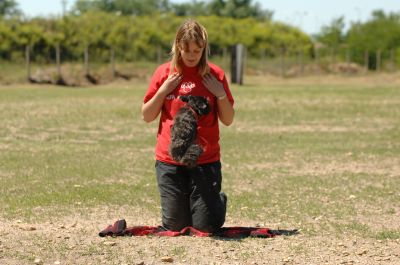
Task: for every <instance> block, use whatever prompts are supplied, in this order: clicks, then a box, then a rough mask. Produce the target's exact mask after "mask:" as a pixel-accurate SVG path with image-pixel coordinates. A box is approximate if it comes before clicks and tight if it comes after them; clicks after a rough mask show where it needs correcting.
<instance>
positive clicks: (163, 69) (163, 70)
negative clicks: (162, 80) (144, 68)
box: [154, 62, 171, 76]
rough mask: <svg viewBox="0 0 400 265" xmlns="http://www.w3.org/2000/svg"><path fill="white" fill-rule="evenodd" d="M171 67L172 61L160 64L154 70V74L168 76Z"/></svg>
mask: <svg viewBox="0 0 400 265" xmlns="http://www.w3.org/2000/svg"><path fill="white" fill-rule="evenodd" d="M170 68H171V63H170V62H166V63H163V64H161V65H159V66H158V67H157V68H156V70H155V71H154V75H157V76H168V75H169V72H170Z"/></svg>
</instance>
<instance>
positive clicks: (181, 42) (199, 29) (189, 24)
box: [170, 20, 209, 76]
mask: <svg viewBox="0 0 400 265" xmlns="http://www.w3.org/2000/svg"><path fill="white" fill-rule="evenodd" d="M190 41H194V42H195V43H196V44H197V45H198V46H199V47H201V48H203V53H202V55H201V58H200V61H199V64H198V68H199V74H200V75H202V76H203V75H205V74H206V73H208V72H209V67H208V53H209V47H208V36H207V31H206V29H205V28H204V27H203V26H202V25H201V24H200V23H198V22H197V21H195V20H187V21H185V22H184V23H183V24H182V25H181V26H180V27H179V28H178V30H177V31H176V35H175V41H174V43H173V44H172V50H171V56H172V59H171V70H170V72H171V73H172V72H173V71H174V70H175V69H176V70H177V71H178V72H179V73H181V72H182V64H183V62H182V58H181V54H180V51H179V50H182V49H185V48H187V46H188V45H189V42H190Z"/></svg>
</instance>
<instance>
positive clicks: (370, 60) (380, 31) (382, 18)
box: [347, 10, 400, 69]
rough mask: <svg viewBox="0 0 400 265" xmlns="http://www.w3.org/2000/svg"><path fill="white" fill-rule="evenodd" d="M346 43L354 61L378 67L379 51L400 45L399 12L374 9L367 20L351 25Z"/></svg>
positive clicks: (393, 48)
mask: <svg viewBox="0 0 400 265" xmlns="http://www.w3.org/2000/svg"><path fill="white" fill-rule="evenodd" d="M347 43H348V46H349V48H350V49H351V50H352V51H353V53H354V56H353V58H354V59H355V61H356V62H358V63H360V64H361V63H363V62H364V63H367V64H368V68H369V69H379V68H380V56H381V52H383V51H395V50H397V49H399V47H400V13H397V14H396V13H390V14H385V13H384V12H383V11H381V10H376V11H374V12H373V13H372V18H371V19H370V20H369V21H367V22H365V23H355V24H353V25H352V26H351V28H350V30H349V32H348V34H347Z"/></svg>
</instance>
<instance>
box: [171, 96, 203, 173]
mask: <svg viewBox="0 0 400 265" xmlns="http://www.w3.org/2000/svg"><path fill="white" fill-rule="evenodd" d="M179 99H180V100H182V101H183V102H186V105H185V106H184V107H182V108H181V109H179V111H178V113H177V114H176V116H175V117H174V123H173V125H172V128H171V145H170V146H169V151H170V154H171V156H172V158H173V159H174V160H175V161H176V162H179V163H181V164H183V165H185V166H187V167H195V166H196V164H197V160H198V159H199V157H200V155H201V154H202V153H203V148H202V147H201V146H200V145H198V144H196V143H195V140H196V137H197V119H198V117H199V116H201V115H207V114H208V113H210V111H211V109H210V105H209V104H208V100H207V99H206V98H205V97H202V96H191V95H189V96H180V97H179Z"/></svg>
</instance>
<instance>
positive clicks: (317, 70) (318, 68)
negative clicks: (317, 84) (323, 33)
mask: <svg viewBox="0 0 400 265" xmlns="http://www.w3.org/2000/svg"><path fill="white" fill-rule="evenodd" d="M315 73H316V74H317V75H319V74H320V66H319V49H318V48H315Z"/></svg>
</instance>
